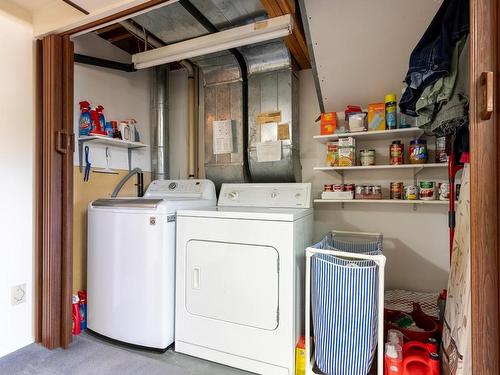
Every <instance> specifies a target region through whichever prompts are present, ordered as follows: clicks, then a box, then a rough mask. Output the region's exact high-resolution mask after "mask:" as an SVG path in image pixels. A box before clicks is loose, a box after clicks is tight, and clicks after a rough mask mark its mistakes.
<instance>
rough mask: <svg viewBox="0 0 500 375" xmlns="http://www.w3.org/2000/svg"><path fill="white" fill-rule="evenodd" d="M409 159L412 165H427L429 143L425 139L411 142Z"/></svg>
mask: <svg viewBox="0 0 500 375" xmlns="http://www.w3.org/2000/svg"><path fill="white" fill-rule="evenodd" d="M408 151H409V157H410V163H411V164H425V163H427V159H428V158H429V152H428V150H427V141H426V140H425V139H420V138H417V139H414V140H413V141H410V148H409V150H408Z"/></svg>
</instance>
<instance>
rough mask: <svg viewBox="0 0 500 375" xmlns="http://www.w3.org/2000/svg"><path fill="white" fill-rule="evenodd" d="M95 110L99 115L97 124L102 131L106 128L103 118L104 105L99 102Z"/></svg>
mask: <svg viewBox="0 0 500 375" xmlns="http://www.w3.org/2000/svg"><path fill="white" fill-rule="evenodd" d="M96 111H97V115H98V117H99V126H100V127H101V130H103V131H104V130H105V128H106V119H105V118H104V107H103V106H102V105H100V104H99V105H98V106H97V108H96Z"/></svg>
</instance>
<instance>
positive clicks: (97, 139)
mask: <svg viewBox="0 0 500 375" xmlns="http://www.w3.org/2000/svg"><path fill="white" fill-rule="evenodd" d="M85 142H92V143H98V144H104V145H107V146H112V147H120V148H126V149H127V152H128V170H129V171H130V170H131V169H132V150H135V149H138V148H144V147H148V146H149V145H146V144H144V143H141V142H133V141H124V140H122V139H116V138H109V137H103V136H97V135H89V136H80V137H79V138H78V155H79V157H80V164H79V167H80V172H82V170H83V166H82V164H83V144H84V143H85Z"/></svg>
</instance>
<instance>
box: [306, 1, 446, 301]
mask: <svg viewBox="0 0 500 375" xmlns="http://www.w3.org/2000/svg"><path fill="white" fill-rule="evenodd" d="M326 3H328V4H326ZM306 4H307V13H308V14H307V15H308V17H310V26H311V27H312V29H311V34H312V38H313V42H314V43H318V45H317V47H315V48H314V52H315V58H316V64H317V65H318V68H319V77H320V80H321V81H322V83H321V85H322V90H323V96H324V97H325V98H326V100H325V107H326V110H327V111H343V110H344V108H345V106H346V105H347V104H359V105H362V106H363V107H364V108H366V106H367V104H368V103H373V102H380V101H383V100H384V95H385V94H386V93H388V92H391V91H392V92H396V93H398V96H399V93H400V92H401V88H402V86H403V85H402V81H403V78H404V76H405V73H406V71H407V69H408V60H409V55H410V53H411V51H412V50H413V48H414V46H415V45H416V43H417V42H418V40H419V39H420V37H421V36H422V34H423V32H424V31H425V29H426V28H427V26H428V24H429V23H430V21H431V19H432V17H433V16H434V14H435V12H436V11H437V9H438V8H439V6H440V4H441V0H425V1H412V0H402V1H393V0H380V1H376V2H374V1H371V0H362V1H334V2H332V1H327V0H315V1H307V2H306ZM299 77H300V125H301V126H300V137H301V144H300V147H301V162H302V176H303V181H304V182H312V183H313V192H314V195H315V196H314V197H315V198H319V195H320V193H321V191H322V190H323V185H324V184H334V183H340V176H338V175H337V174H335V172H331V173H327V172H319V171H318V172H315V171H314V170H313V168H314V167H315V166H324V165H325V161H324V159H325V153H326V146H325V145H323V144H321V143H319V142H317V141H314V140H313V138H312V137H313V136H314V135H317V134H319V126H318V125H317V124H315V123H314V119H315V118H316V117H317V115H318V113H319V104H318V100H317V96H316V89H315V87H314V81H313V76H312V71H311V70H306V71H302V72H300V75H299ZM395 139H401V140H402V141H403V142H404V143H405V147H408V144H409V140H410V139H409V138H401V137H398V138H395ZM390 141H392V140H381V141H376V142H373V141H372V142H367V141H365V142H358V144H357V149H358V150H360V149H364V148H369V149H375V150H376V153H377V163H379V164H388V147H389V144H390ZM430 144H431V145H433V142H431V141H430ZM405 150H406V151H407V149H405ZM418 179H419V180H421V179H422V180H433V181H447V174H446V168H442V169H438V170H435V169H432V170H424V171H422V172H421V173H420V174H419V175H418ZM393 181H402V182H404V183H405V184H407V183H412V182H413V175H412V172H411V171H404V170H393V171H381V170H377V171H374V172H372V173H367V172H366V171H356V172H346V174H345V182H346V183H357V184H359V183H371V184H380V185H382V188H383V190H384V191H383V193H384V194H385V195H386V196H387V195H388V187H389V184H390V182H393ZM314 209H315V213H314V217H315V222H314V227H315V239H316V240H319V239H320V238H321V237H322V236H323V235H324V234H325V233H327V232H328V231H329V230H332V229H334V228H336V229H344V230H358V231H368V232H382V233H383V234H384V237H385V241H384V246H385V248H384V253H385V255H386V256H387V272H386V281H387V287H388V288H395V287H398V288H406V289H413V290H422V291H426V290H440V289H441V288H445V287H446V283H447V278H448V269H449V243H448V216H447V206H446V205H442V206H441V205H440V206H429V205H428V206H419V207H418V208H417V210H413V206H412V205H394V204H360V203H358V204H349V203H346V204H345V205H344V208H342V206H341V205H340V204H338V203H337V204H324V203H321V204H315V207H314Z"/></svg>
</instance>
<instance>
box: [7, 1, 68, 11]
mask: <svg viewBox="0 0 500 375" xmlns="http://www.w3.org/2000/svg"><path fill="white" fill-rule="evenodd" d="M9 1H10V2H11V3H14V4H16V5H17V6H19V7H21V8H23V9H24V10H27V11H28V12H31V13H33V12H37V11H39V10H41V9H44V8H47V7H49V6H52V5H53V4H54V3H58V2H62V0H29V1H27V0H9Z"/></svg>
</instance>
